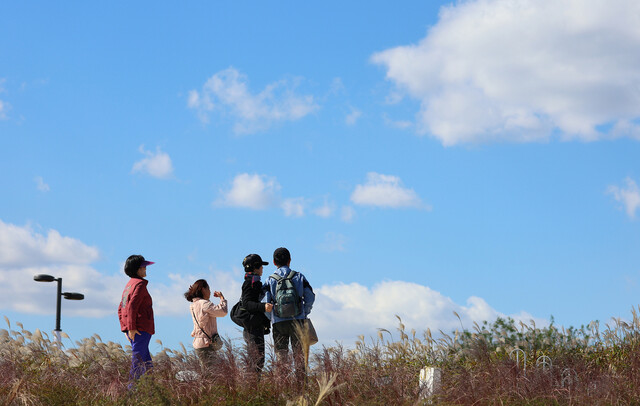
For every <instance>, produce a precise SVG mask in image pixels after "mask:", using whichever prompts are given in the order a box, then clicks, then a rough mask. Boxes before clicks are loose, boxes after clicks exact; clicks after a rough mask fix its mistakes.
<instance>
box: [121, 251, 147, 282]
mask: <svg viewBox="0 0 640 406" xmlns="http://www.w3.org/2000/svg"><path fill="white" fill-rule="evenodd" d="M143 261H144V257H143V256H142V255H131V256H129V258H127V262H125V263H124V273H126V274H127V276H128V277H130V278H139V276H138V269H140V265H142V262H143Z"/></svg>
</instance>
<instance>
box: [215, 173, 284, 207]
mask: <svg viewBox="0 0 640 406" xmlns="http://www.w3.org/2000/svg"><path fill="white" fill-rule="evenodd" d="M279 190H280V185H279V184H278V182H277V181H276V180H275V178H269V177H267V176H265V175H257V174H253V175H250V174H248V173H241V174H239V175H237V176H236V177H235V178H234V179H233V182H232V184H231V189H229V190H228V191H226V192H225V191H223V192H222V197H221V198H220V199H218V200H217V201H216V202H214V205H217V206H228V207H243V208H247V209H253V210H264V209H267V208H269V207H272V206H273V205H275V204H276V203H277V201H278V200H279V199H278V192H279Z"/></svg>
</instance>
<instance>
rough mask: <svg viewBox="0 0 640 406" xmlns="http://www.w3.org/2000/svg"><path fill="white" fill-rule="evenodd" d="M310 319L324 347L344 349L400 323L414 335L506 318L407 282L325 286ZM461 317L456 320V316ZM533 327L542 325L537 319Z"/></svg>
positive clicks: (474, 300)
mask: <svg viewBox="0 0 640 406" xmlns="http://www.w3.org/2000/svg"><path fill="white" fill-rule="evenodd" d="M315 292H316V303H315V305H314V309H317V311H316V312H315V313H314V312H313V311H312V312H311V319H312V320H313V323H314V325H315V326H316V328H317V329H318V331H322V332H323V334H324V335H327V336H328V337H324V339H325V340H327V342H329V343H330V342H331V341H332V340H342V341H344V342H345V343H346V344H350V341H351V342H352V341H355V339H356V338H357V337H358V335H360V334H364V335H365V337H370V336H375V334H376V332H377V330H378V329H379V328H385V329H388V330H391V331H393V330H394V329H395V327H397V326H398V319H397V318H396V316H398V317H400V318H401V319H402V323H403V324H404V325H405V326H406V329H407V331H411V329H415V330H416V331H417V332H418V333H420V332H423V331H425V330H426V329H431V331H433V332H434V333H436V332H438V331H439V330H442V331H444V332H450V331H453V330H455V329H459V328H460V323H462V325H463V326H464V327H465V328H472V326H473V322H478V323H481V322H483V321H485V320H487V321H493V320H495V319H496V318H497V317H506V316H507V315H505V314H503V313H501V312H499V311H497V310H496V309H494V308H493V307H491V306H490V305H489V304H488V303H487V302H486V301H485V300H484V299H482V298H480V297H477V296H472V297H470V298H468V299H467V301H466V303H465V304H464V305H462V304H458V303H455V302H454V301H453V300H452V299H451V298H449V297H447V296H445V295H443V294H442V293H440V292H437V291H434V290H433V289H431V288H429V287H428V286H425V285H420V284H417V283H412V282H405V281H393V280H390V281H383V282H379V283H377V284H375V285H374V286H373V287H367V286H364V285H361V284H359V283H350V284H334V285H324V286H321V287H319V288H317V289H315ZM454 312H455V313H457V314H458V315H459V316H460V320H459V319H458V318H457V317H456V316H455V315H454ZM510 317H512V318H514V319H516V320H523V321H527V322H528V321H529V320H530V319H533V317H532V316H531V315H529V314H527V313H524V312H523V313H520V314H515V315H510ZM536 323H538V324H545V323H546V321H545V320H541V319H537V320H536Z"/></svg>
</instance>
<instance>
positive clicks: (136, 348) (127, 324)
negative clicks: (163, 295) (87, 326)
mask: <svg viewBox="0 0 640 406" xmlns="http://www.w3.org/2000/svg"><path fill="white" fill-rule="evenodd" d="M151 264H153V262H151V261H147V260H145V259H144V257H143V256H142V255H131V256H130V257H129V258H127V262H125V264H124V273H126V274H127V276H129V278H131V279H129V282H128V283H127V285H126V286H125V287H124V291H123V292H122V299H121V300H120V305H119V306H118V319H120V330H121V331H122V332H123V333H124V334H125V335H126V337H127V339H128V340H129V342H130V343H131V372H130V373H129V378H130V379H131V381H132V382H133V381H135V380H136V379H138V378H140V376H142V375H143V374H145V373H146V372H147V370H149V369H151V368H152V367H153V363H152V362H151V354H150V353H149V342H150V341H151V336H152V335H153V334H154V333H155V324H154V321H153V302H152V300H151V295H149V291H148V290H147V284H148V283H149V281H148V280H146V279H144V277H145V276H147V266H148V265H151Z"/></svg>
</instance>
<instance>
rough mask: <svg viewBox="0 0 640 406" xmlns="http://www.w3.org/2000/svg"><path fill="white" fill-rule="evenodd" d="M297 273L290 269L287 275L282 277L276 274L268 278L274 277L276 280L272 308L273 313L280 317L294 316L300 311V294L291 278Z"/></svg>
mask: <svg viewBox="0 0 640 406" xmlns="http://www.w3.org/2000/svg"><path fill="white" fill-rule="evenodd" d="M297 274H298V273H297V272H296V271H291V272H289V275H287V276H286V277H284V278H283V277H282V276H280V275H277V274H273V275H271V276H270V278H273V279H275V280H276V282H277V285H276V297H275V303H274V309H273V310H274V313H275V315H276V316H278V317H280V318H282V319H286V318H290V317H296V316H298V315H299V314H300V313H301V312H302V301H301V300H300V295H298V291H297V290H296V287H295V286H294V285H293V281H292V280H291V279H293V277H294V276H296V275H297Z"/></svg>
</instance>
